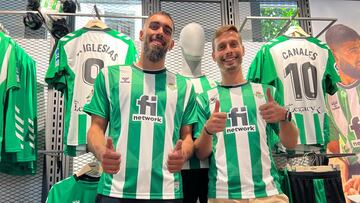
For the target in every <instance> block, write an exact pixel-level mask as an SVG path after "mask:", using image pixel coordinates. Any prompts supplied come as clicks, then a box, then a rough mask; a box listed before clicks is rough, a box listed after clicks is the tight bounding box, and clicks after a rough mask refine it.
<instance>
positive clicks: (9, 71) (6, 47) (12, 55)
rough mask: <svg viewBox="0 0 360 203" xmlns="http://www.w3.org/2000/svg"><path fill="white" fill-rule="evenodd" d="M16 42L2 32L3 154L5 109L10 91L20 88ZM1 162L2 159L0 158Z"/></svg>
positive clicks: (0, 114)
mask: <svg viewBox="0 0 360 203" xmlns="http://www.w3.org/2000/svg"><path fill="white" fill-rule="evenodd" d="M15 61H16V52H15V42H14V41H13V40H12V39H11V38H10V37H9V36H7V35H5V34H4V33H3V32H0V121H1V122H0V152H2V149H3V147H2V145H3V138H4V136H5V134H4V123H5V122H4V121H5V118H4V113H5V112H4V109H5V107H6V106H5V100H6V98H7V94H8V91H9V90H11V89H17V88H19V78H18V77H17V75H16V73H17V67H16V63H14V62H15ZM0 160H1V158H0Z"/></svg>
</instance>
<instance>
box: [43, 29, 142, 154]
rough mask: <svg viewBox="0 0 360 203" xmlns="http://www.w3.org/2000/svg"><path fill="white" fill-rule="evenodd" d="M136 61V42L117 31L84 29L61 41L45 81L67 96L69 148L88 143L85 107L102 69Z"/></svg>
mask: <svg viewBox="0 0 360 203" xmlns="http://www.w3.org/2000/svg"><path fill="white" fill-rule="evenodd" d="M135 59H136V49H135V45H134V43H133V41H132V40H131V39H130V38H129V37H128V36H126V35H124V34H121V33H119V32H117V31H115V30H111V29H104V30H96V29H93V30H91V29H87V28H82V29H79V30H77V31H75V32H72V33H70V34H68V35H66V36H65V37H63V38H62V39H60V41H59V43H58V45H57V48H56V50H55V53H54V54H53V56H52V59H51V62H50V66H49V69H48V71H47V73H46V77H45V80H46V82H47V83H49V84H51V85H53V86H54V87H55V89H57V90H60V91H62V92H63V93H64V99H65V121H64V122H65V124H64V125H65V126H64V144H65V145H66V146H78V145H84V144H86V130H87V129H88V128H89V127H90V117H89V116H88V115H86V114H85V113H84V112H83V107H84V105H85V103H86V102H87V101H90V99H91V97H92V94H93V92H92V91H93V84H94V80H95V78H96V76H97V74H98V73H99V72H100V70H101V69H102V68H104V67H107V66H109V65H116V64H131V63H132V62H133V61H135ZM66 153H68V152H66ZM68 154H69V153H68ZM69 155H73V154H69Z"/></svg>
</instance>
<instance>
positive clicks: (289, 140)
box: [279, 121, 299, 149]
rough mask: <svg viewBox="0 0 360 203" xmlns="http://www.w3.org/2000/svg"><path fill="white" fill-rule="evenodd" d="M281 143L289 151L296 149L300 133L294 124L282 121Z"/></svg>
mask: <svg viewBox="0 0 360 203" xmlns="http://www.w3.org/2000/svg"><path fill="white" fill-rule="evenodd" d="M279 136H280V141H281V143H282V144H283V145H284V146H285V147H286V148H288V149H293V148H295V147H296V144H297V140H298V136H299V131H298V129H297V128H296V126H295V125H294V124H293V123H292V122H286V121H280V133H279Z"/></svg>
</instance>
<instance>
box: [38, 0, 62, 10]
mask: <svg viewBox="0 0 360 203" xmlns="http://www.w3.org/2000/svg"><path fill="white" fill-rule="evenodd" d="M40 7H41V8H44V9H47V10H50V11H56V12H60V13H61V12H62V9H63V5H62V3H61V0H41V1H40Z"/></svg>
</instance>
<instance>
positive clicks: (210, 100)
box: [209, 97, 217, 104]
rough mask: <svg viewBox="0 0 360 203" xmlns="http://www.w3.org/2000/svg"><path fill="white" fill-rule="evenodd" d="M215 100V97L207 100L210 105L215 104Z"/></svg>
mask: <svg viewBox="0 0 360 203" xmlns="http://www.w3.org/2000/svg"><path fill="white" fill-rule="evenodd" d="M216 100H217V98H216V97H211V98H210V99H209V103H210V104H215V102H216Z"/></svg>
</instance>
